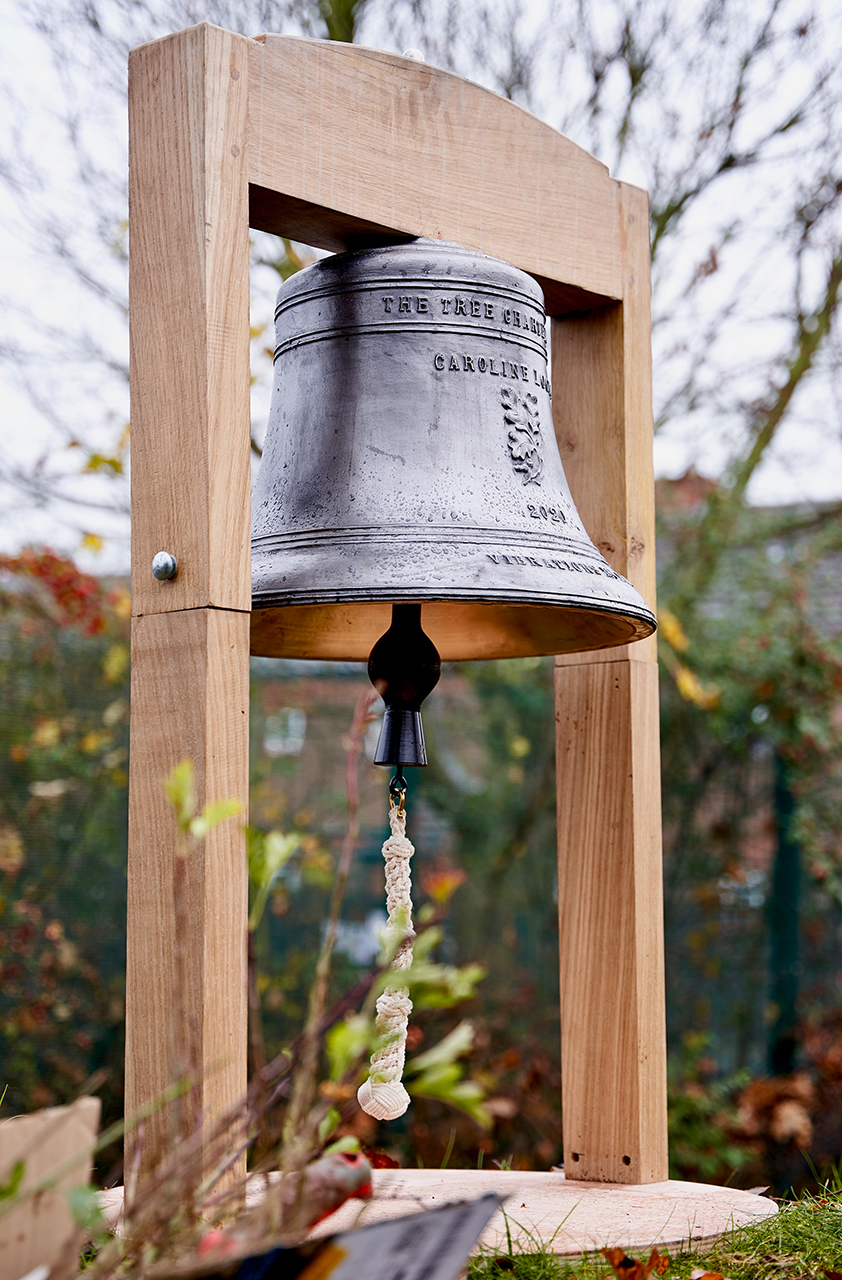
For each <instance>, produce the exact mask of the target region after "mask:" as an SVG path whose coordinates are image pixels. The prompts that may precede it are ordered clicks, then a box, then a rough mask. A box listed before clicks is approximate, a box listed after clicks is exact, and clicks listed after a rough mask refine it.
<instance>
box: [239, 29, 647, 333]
mask: <svg viewBox="0 0 842 1280" xmlns="http://www.w3.org/2000/svg"><path fill="white" fill-rule="evenodd" d="M249 59H250V84H251V87H250V94H249V161H248V163H249V182H250V183H251V184H252V215H251V216H252V225H253V226H259V227H261V228H262V229H263V230H268V231H273V232H276V233H283V234H286V235H290V234H292V235H295V236H300V237H301V238H302V239H304V240H306V241H308V242H309V243H311V244H318V245H322V246H323V247H325V248H329V249H340V248H346V247H348V246H349V245H350V244H351V243H358V242H359V238H360V237H362V238H363V240H365V238H366V237H368V238H369V242H370V238H371V237H374V238H375V239H376V238H377V237H378V236H381V237H385V238H389V237H394V236H396V235H397V236H432V237H434V238H435V239H438V240H453V241H456V243H458V244H462V245H466V246H467V247H468V248H471V249H479V250H481V251H482V252H483V253H489V254H491V255H492V256H493V257H497V258H503V259H504V260H505V261H507V262H511V263H512V264H513V265H514V266H517V267H520V268H521V269H522V270H524V271H528V272H529V273H530V274H531V275H534V276H536V277H537V278H539V279H540V280H541V282H542V283H543V284H544V287H545V291H546V292H547V293H548V306H549V310H550V312H551V313H555V312H559V311H570V310H583V309H585V308H587V307H593V306H597V305H600V303H602V302H604V301H605V300H606V299H612V298H613V299H616V298H621V297H622V272H621V269H620V264H621V253H620V235H619V226H618V208H617V194H616V183H615V182H614V181H613V180H612V179H611V177H610V176H609V174H608V170H607V169H606V168H605V166H604V165H603V164H601V163H600V161H598V160H596V159H594V157H593V156H591V155H589V154H588V152H586V151H583V150H582V148H581V147H577V146H576V144H575V143H573V142H571V141H570V140H569V139H568V138H565V137H563V136H562V134H560V133H558V132H557V131H556V130H555V129H552V128H550V126H549V125H546V124H544V123H543V122H542V121H540V120H537V119H536V118H535V116H532V115H530V114H529V112H527V111H524V110H523V108H522V107H518V106H516V105H515V104H514V103H512V102H509V101H507V100H506V99H505V98H501V97H500V95H499V94H496V93H492V92H491V91H490V90H488V89H483V88H482V87H481V86H480V85H477V84H472V83H471V82H470V81H469V80H463V79H462V77H461V76H457V75H454V74H453V73H452V72H449V71H443V70H441V68H439V67H431V66H428V65H427V64H426V63H421V62H414V61H412V60H411V59H409V58H402V57H399V56H397V55H395V54H389V53H383V52H381V51H380V50H378V49H363V48H360V47H359V46H357V45H349V44H341V43H334V42H325V41H318V40H306V39H300V38H298V37H295V36H264V37H262V39H261V41H253V42H250V45H249ZM279 121H284V122H293V121H294V127H284V128H279V127H278V124H277V122H279ZM271 193H276V198H275V199H274V200H272V199H271Z"/></svg>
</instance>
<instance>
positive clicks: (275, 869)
mask: <svg viewBox="0 0 842 1280" xmlns="http://www.w3.org/2000/svg"><path fill="white" fill-rule="evenodd" d="M246 840H247V847H248V866H249V887H250V889H251V907H250V909H249V919H248V927H249V932H250V933H254V932H255V931H256V930H257V928H258V926H259V924H260V921H261V920H262V918H263V912H264V911H265V909H266V904H267V902H268V901H269V895H270V893H271V892H272V888H273V886H274V885H275V882H276V880H277V878H278V876H279V875H280V873H281V872H282V870H283V868H284V867H285V866H286V864H287V863H288V862H289V860H290V858H291V857H292V855H293V854H294V853H296V852H297V850H298V849H299V848H300V847H301V841H302V836H301V834H300V833H298V832H293V833H291V834H290V835H284V834H283V832H281V831H256V830H255V829H254V828H253V827H248V828H247V829H246Z"/></svg>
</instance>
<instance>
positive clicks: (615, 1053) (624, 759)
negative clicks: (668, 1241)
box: [553, 184, 668, 1183]
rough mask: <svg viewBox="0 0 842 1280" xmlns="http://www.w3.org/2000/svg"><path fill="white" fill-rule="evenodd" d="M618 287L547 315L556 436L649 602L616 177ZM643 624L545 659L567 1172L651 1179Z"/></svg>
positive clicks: (654, 906) (657, 949) (656, 1022)
mask: <svg viewBox="0 0 842 1280" xmlns="http://www.w3.org/2000/svg"><path fill="white" fill-rule="evenodd" d="M618 206H619V211H620V225H621V229H622V233H623V235H622V247H623V263H624V298H623V302H622V303H620V304H617V305H616V306H614V307H610V308H607V309H603V310H602V311H599V312H593V313H590V314H587V315H583V316H578V317H566V318H564V319H560V320H556V321H554V323H553V403H554V415H555V426H556V434H557V436H558V441H559V447H560V449H561V454H562V459H563V461H564V466H565V472H566V474H567V478H568V480H569V482H570V487H571V491H572V493H573V497H574V500H575V502H576V506H577V508H578V510H579V513H580V515H581V516H582V520H583V522H584V524H585V528H586V529H587V530H588V533H589V534H590V536H591V538H592V539H593V541H594V542H595V543H596V545H597V546H598V547H599V549H600V551H601V552H602V553H603V555H604V556H605V557H606V559H607V560H608V561H609V562H610V563H611V564H612V566H613V567H614V568H615V569H616V570H617V571H618V572H619V573H622V574H624V575H625V576H626V577H627V578H629V579H630V580H631V581H632V582H633V583H634V585H635V586H636V587H637V588H638V590H639V591H640V592H641V593H642V594H643V595H644V597H645V598H646V600H647V602H648V603H649V605H650V606H651V607H652V608H653V609H654V607H655V527H654V479H653V472H652V408H651V405H652V385H651V356H650V336H649V332H650V306H649V239H648V225H649V224H648V216H647V215H648V211H647V200H646V196H645V194H644V193H643V192H641V191H639V190H637V189H636V188H634V187H629V186H625V185H622V184H621V185H620V186H619V189H618ZM656 658H657V652H656V646H655V638H654V637H651V638H650V639H648V640H642V641H638V642H637V643H636V644H633V645H627V646H625V647H623V648H620V649H610V650H606V651H603V652H600V653H595V654H572V655H568V656H565V657H563V658H557V659H556V719H557V768H558V833H559V952H560V966H561V1021H562V1105H563V1121H564V1163H565V1171H566V1173H567V1176H568V1177H570V1178H575V1179H582V1180H587V1181H596V1182H599V1181H602V1182H628V1183H642V1182H659V1181H661V1180H663V1179H664V1178H666V1177H667V1171H668V1161H667V1131H666V1031H665V1014H664V957H663V892H662V868H661V807H660V769H659V740H658V670H657V661H656Z"/></svg>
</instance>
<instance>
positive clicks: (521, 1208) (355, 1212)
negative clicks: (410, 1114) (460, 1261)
mask: <svg viewBox="0 0 842 1280" xmlns="http://www.w3.org/2000/svg"><path fill="white" fill-rule="evenodd" d="M270 1176H271V1175H270ZM275 1176H277V1175H275ZM372 1182H373V1186H374V1196H373V1198H372V1199H371V1200H369V1201H367V1202H366V1204H365V1207H364V1208H363V1209H362V1211H361V1209H360V1204H359V1201H357V1200H346V1202H345V1204H343V1205H342V1206H341V1207H340V1208H339V1209H338V1210H337V1211H336V1213H333V1214H331V1215H330V1217H329V1218H327V1219H325V1221H324V1222H321V1223H319V1224H318V1226H316V1227H315V1228H314V1229H313V1230H312V1231H311V1232H310V1238H311V1239H313V1238H316V1239H318V1238H321V1237H323V1236H328V1235H333V1234H334V1233H336V1232H340V1231H352V1230H353V1229H354V1228H355V1227H362V1226H367V1225H368V1224H369V1223H374V1222H387V1221H389V1220H390V1219H392V1218H402V1217H405V1216H406V1215H407V1214H411V1213H423V1212H424V1211H425V1210H427V1209H436V1208H441V1206H442V1205H445V1204H450V1203H452V1202H453V1201H458V1200H473V1199H476V1198H478V1197H479V1196H482V1195H489V1194H494V1193H497V1194H500V1195H504V1196H508V1201H507V1203H506V1205H505V1206H504V1210H503V1211H498V1212H497V1213H495V1215H494V1217H493V1218H492V1219H491V1221H490V1222H489V1224H488V1226H487V1227H486V1229H485V1231H483V1233H482V1235H481V1237H480V1240H479V1243H478V1248H484V1249H493V1250H494V1252H495V1253H499V1252H508V1240H509V1234H510V1235H511V1239H512V1242H513V1243H514V1245H515V1247H516V1248H520V1249H523V1250H524V1251H531V1250H534V1247H535V1243H536V1241H540V1242H541V1244H542V1245H543V1247H544V1248H545V1249H547V1250H548V1251H550V1252H552V1253H555V1254H558V1255H560V1256H561V1257H567V1258H570V1257H577V1256H579V1255H580V1254H582V1253H584V1252H585V1251H591V1250H596V1249H601V1248H605V1247H608V1248H617V1247H622V1248H624V1249H626V1250H627V1251H628V1252H630V1253H634V1254H636V1255H637V1256H638V1257H639V1256H640V1254H641V1252H643V1253H644V1254H645V1255H648V1254H649V1251H650V1250H651V1248H652V1246H653V1245H658V1246H660V1247H661V1248H662V1249H663V1248H664V1247H669V1248H670V1249H671V1250H676V1249H678V1248H680V1247H681V1246H687V1247H688V1248H690V1247H692V1248H693V1249H699V1248H700V1247H702V1246H705V1245H708V1244H713V1242H714V1241H715V1240H716V1239H718V1238H719V1237H720V1236H722V1235H724V1234H726V1233H728V1232H730V1231H732V1230H733V1229H734V1228H735V1227H737V1228H739V1227H745V1226H749V1225H750V1224H751V1223H753V1222H761V1221H762V1220H763V1219H764V1218H770V1217H774V1215H775V1214H776V1213H777V1212H778V1206H777V1205H776V1204H775V1202H774V1200H766V1199H764V1198H763V1197H762V1196H757V1195H754V1194H752V1192H750V1191H738V1190H736V1188H734V1187H711V1186H708V1185H707V1184H702V1183H698V1182H678V1181H672V1182H660V1183H655V1184H652V1183H649V1184H647V1185H644V1186H616V1187H608V1186H604V1185H597V1184H595V1183H582V1182H570V1181H569V1180H567V1179H566V1178H565V1176H564V1174H563V1173H562V1172H560V1171H556V1170H553V1171H552V1172H549V1173H537V1172H533V1171H530V1172H528V1173H522V1172H517V1171H511V1172H509V1171H508V1170H494V1171H493V1172H491V1173H489V1172H487V1171H485V1170H478V1169H375V1170H374V1175H373V1178H372ZM264 1196H265V1184H264V1182H263V1178H262V1176H261V1175H258V1174H255V1175H253V1176H252V1178H250V1180H249V1187H248V1191H247V1193H246V1202H247V1204H248V1206H249V1208H252V1207H255V1206H257V1205H258V1204H260V1203H261V1202H262V1200H263V1198H264ZM98 1198H99V1204H100V1208H101V1209H102V1211H103V1213H104V1214H105V1217H106V1220H107V1222H108V1225H109V1226H110V1227H112V1228H116V1229H118V1230H119V1223H120V1215H121V1213H122V1208H123V1188H122V1187H116V1188H115V1189H114V1190H113V1191H100V1193H99V1197H98ZM504 1213H505V1216H504Z"/></svg>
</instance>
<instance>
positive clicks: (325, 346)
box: [252, 240, 655, 660]
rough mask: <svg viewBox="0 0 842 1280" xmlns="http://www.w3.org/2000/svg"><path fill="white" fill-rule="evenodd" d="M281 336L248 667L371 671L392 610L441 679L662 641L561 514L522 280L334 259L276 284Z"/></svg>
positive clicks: (451, 256)
mask: <svg viewBox="0 0 842 1280" xmlns="http://www.w3.org/2000/svg"><path fill="white" fill-rule="evenodd" d="M275 333H276V349H275V383H274V388H273V393H272V406H271V410H270V417H269V425H268V429H267V434H266V443H265V447H264V453H263V459H262V462H261V467H260V472H259V475H258V479H257V482H256V485H255V490H254V494H253V502H252V510H253V539H252V565H253V608H254V611H255V612H254V614H253V617H252V644H253V650H254V652H256V653H263V654H267V655H270V656H271V655H277V656H283V655H284V654H287V653H294V654H296V655H298V656H301V655H302V654H306V655H307V656H311V657H323V658H342V659H353V660H365V659H366V658H367V657H368V654H369V651H370V650H371V648H372V645H373V644H374V642H375V641H376V640H377V639H378V637H379V636H380V635H382V634H383V632H384V631H385V630H386V629H387V627H388V626H389V620H390V616H391V605H392V604H393V603H397V604H401V603H420V604H421V605H422V606H423V628H424V631H425V632H426V633H427V634H428V635H429V636H430V638H431V639H432V641H433V642H434V644H435V646H436V648H437V649H438V650H439V652H440V653H441V656H442V658H443V659H459V658H492V657H516V656H523V655H526V654H540V653H566V652H574V651H578V650H587V649H599V648H605V647H608V646H610V645H616V644H624V643H627V642H628V641H632V640H637V639H641V638H642V637H644V636H646V635H649V634H650V633H651V631H652V630H653V629H654V625H655V624H654V618H653V616H652V613H651V611H650V610H649V608H648V607H647V605H646V603H645V602H644V600H643V599H642V598H641V596H640V595H639V594H638V593H637V591H635V590H634V588H633V587H632V586H631V585H630V584H629V583H628V582H626V580H625V579H624V578H622V577H621V576H620V575H619V574H617V573H615V572H614V570H613V569H612V568H611V566H610V565H609V564H608V563H607V562H606V561H605V560H604V559H603V557H602V556H601V555H600V554H599V552H598V551H597V550H596V548H595V547H594V545H593V543H592V542H591V541H590V539H589V538H588V536H587V534H586V533H585V530H584V528H583V526H582V523H581V520H580V519H579V517H578V514H577V512H576V508H575V505H574V503H573V500H572V498H571V496H570V490H569V487H568V485H567V481H566V478H565V475H564V470H563V467H562V464H561V458H560V456H559V452H558V446H557V444H556V439H555V432H554V428H553V415H552V400H551V378H550V367H549V351H548V337H549V334H548V325H547V320H546V316H545V313H544V300H543V295H542V293H541V290H540V287H539V286H538V284H537V283H536V282H535V281H534V280H533V279H532V278H531V277H530V276H528V275H526V274H525V273H524V272H522V271H519V270H517V269H516V268H515V267H511V266H509V265H508V264H507V263H504V262H500V261H498V260H497V259H494V258H489V257H487V256H486V255H484V254H481V253H477V252H475V251H472V250H467V249H464V248H461V247H460V246H458V245H453V244H446V243H444V242H441V241H435V240H415V241H411V242H409V243H406V244H400V245H390V246H388V247H385V248H377V249H367V250H359V251H356V252H351V253H343V254H337V255H334V256H332V257H327V258H324V259H322V260H321V261H319V262H317V263H315V264H314V265H312V266H310V267H307V268H306V269H305V270H303V271H301V272H299V273H298V274H297V275H295V276H293V277H291V278H290V279H289V280H287V281H286V282H285V283H284V285H283V286H282V288H281V290H280V292H279V294H278V302H277V308H276V312H275Z"/></svg>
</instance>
